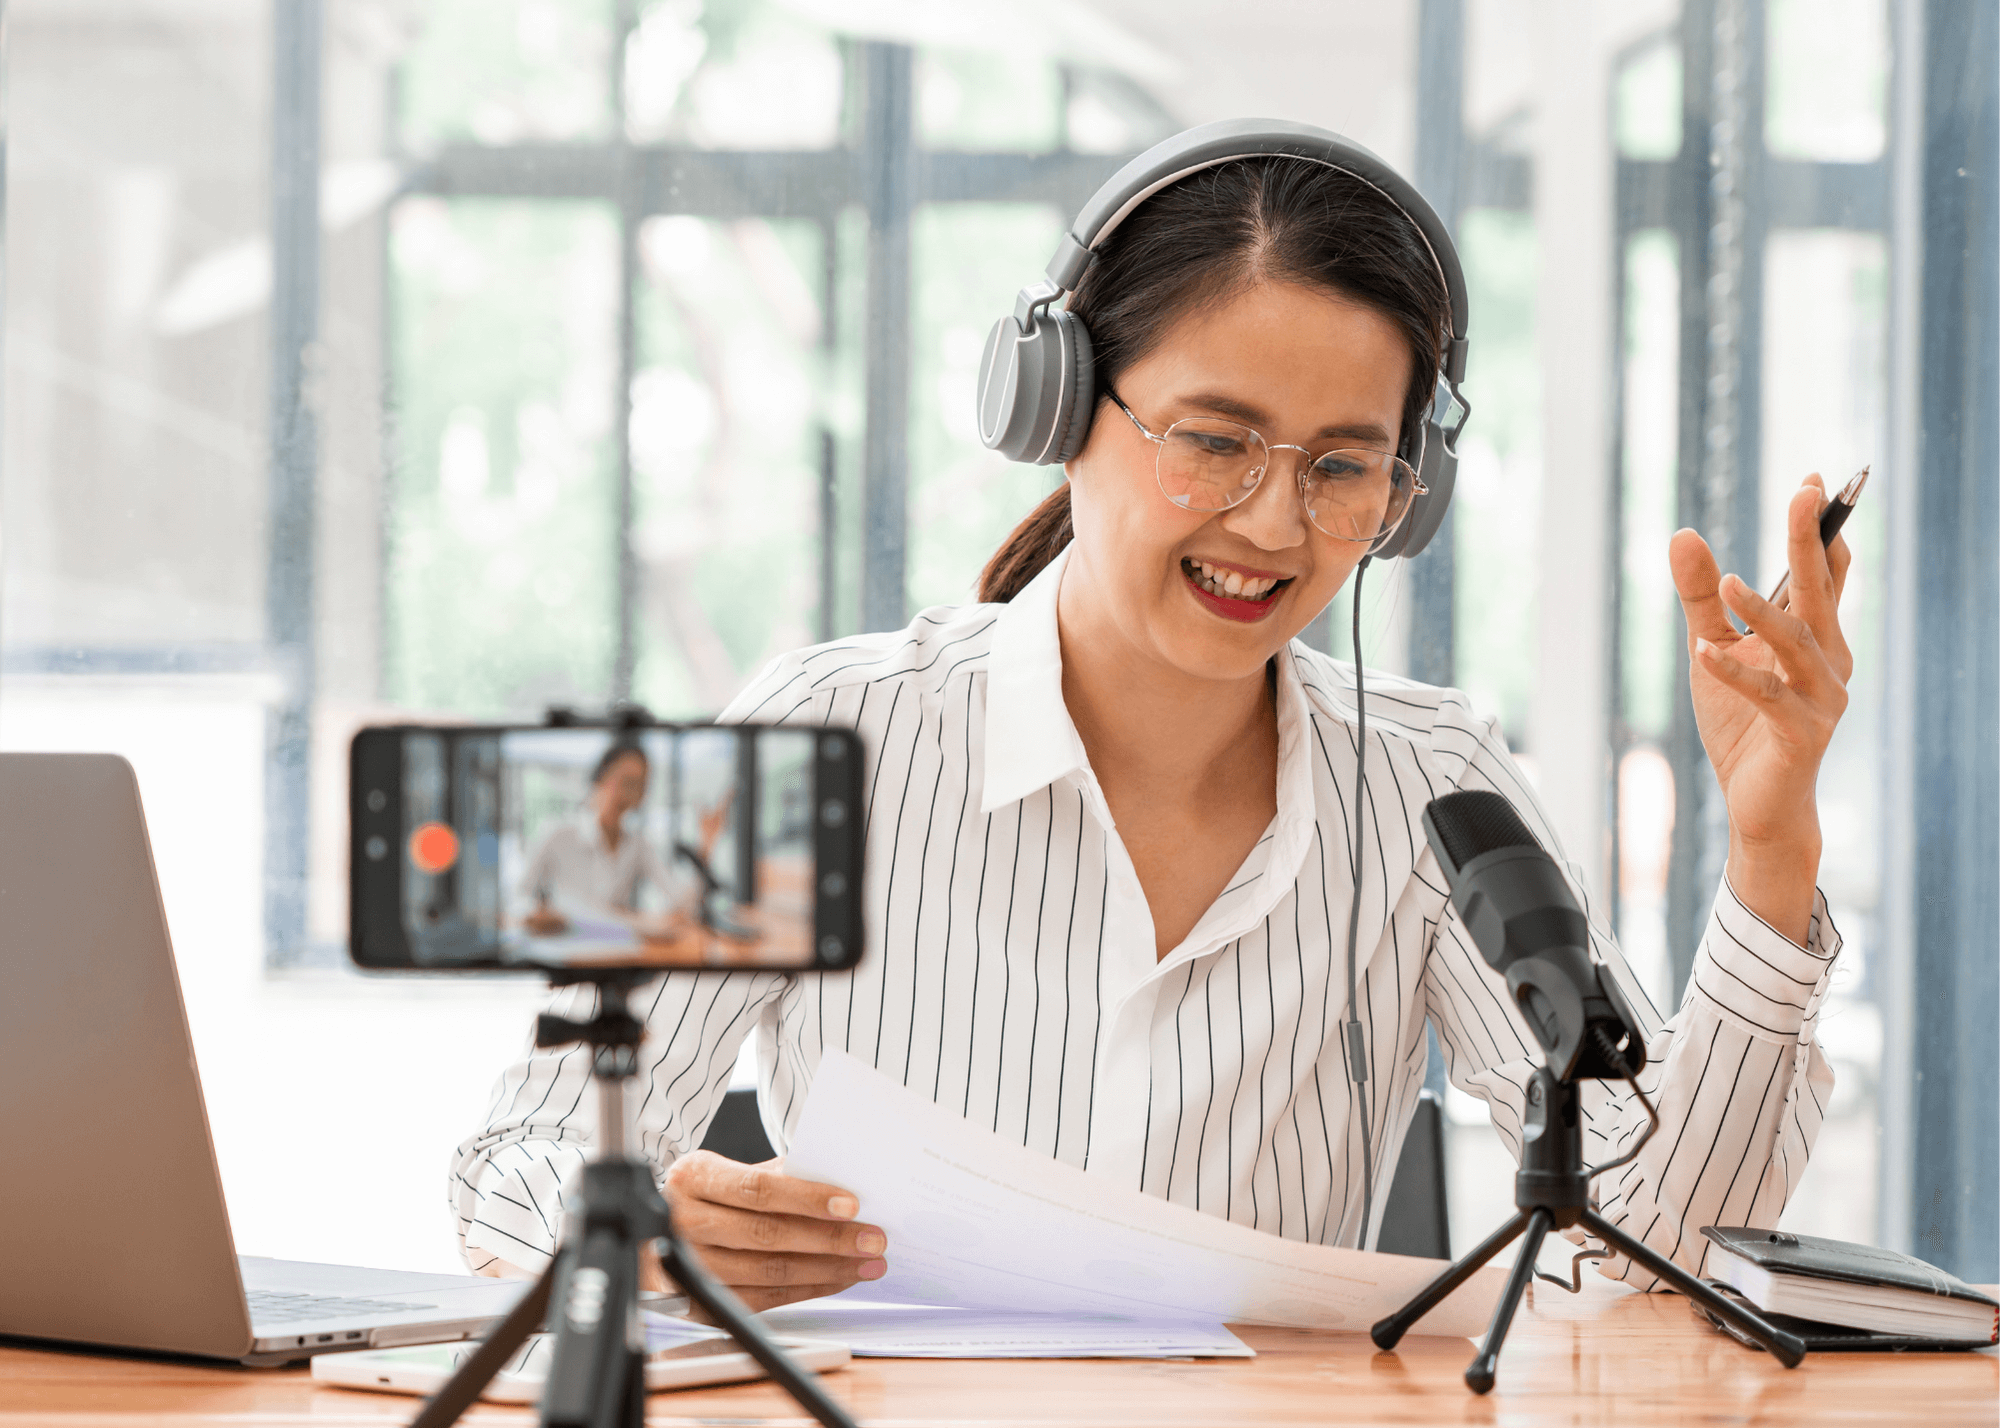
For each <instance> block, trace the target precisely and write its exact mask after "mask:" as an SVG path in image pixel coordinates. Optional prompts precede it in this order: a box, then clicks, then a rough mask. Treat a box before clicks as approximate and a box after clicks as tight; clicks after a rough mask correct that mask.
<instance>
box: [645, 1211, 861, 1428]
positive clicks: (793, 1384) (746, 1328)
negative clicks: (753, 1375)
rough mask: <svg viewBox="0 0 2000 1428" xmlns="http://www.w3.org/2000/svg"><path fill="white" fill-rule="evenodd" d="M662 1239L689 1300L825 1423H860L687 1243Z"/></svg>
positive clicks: (830, 1427) (842, 1426) (666, 1261)
mask: <svg viewBox="0 0 2000 1428" xmlns="http://www.w3.org/2000/svg"><path fill="white" fill-rule="evenodd" d="M662 1242H663V1243H664V1244H665V1245H666V1251H665V1253H664V1254H662V1255H661V1256H660V1262H661V1264H662V1266H663V1267H664V1268H665V1269H666V1271H667V1274H668V1276H669V1277H670V1278H671V1279H672V1280H673V1281H674V1283H676V1284H678V1285H679V1286H680V1287H681V1288H682V1289H684V1290H686V1291H687V1297H688V1298H689V1299H691V1300H693V1301H694V1302H695V1303H696V1304H698V1305H700V1306H701V1307H702V1308H703V1309H705V1310H707V1311H708V1316H709V1317H710V1318H711V1319H713V1320H715V1322H716V1323H717V1324H718V1325H719V1326H720V1327H721V1328H723V1329H725V1330H727V1331H728V1333H729V1337H730V1338H732V1339H734V1340H736V1342H737V1343H739V1344H741V1345H742V1346H743V1348H744V1351H745V1352H746V1353H748V1354H749V1355H750V1357H751V1358H753V1359H755V1360H756V1361H757V1362H758V1363H760V1364H762V1365H763V1366H764V1372H766V1373H768V1374H769V1375H770V1376H771V1378H772V1381H773V1382H775V1383H776V1384H777V1385H778V1386H779V1387H780V1388H782V1389H784V1390H785V1392H787V1393H789V1394H790V1395H791V1396H792V1397H793V1398H794V1399H796V1400H797V1401H798V1404H799V1406H800V1407H801V1408H803V1409H805V1411H806V1412H808V1413H810V1414H811V1415H812V1416H813V1417H815V1418H817V1419H818V1420H819V1421H820V1422H821V1423H823V1424H824V1425H826V1428H856V1425H855V1422H854V1420H853V1419H852V1418H850V1417H848V1416H847V1410H846V1409H844V1408H842V1407H841V1406H840V1405H839V1404H838V1403H836V1402H834V1401H833V1398H832V1397H831V1396H830V1395H829V1394H828V1393H827V1391H826V1390H825V1389H824V1388H822V1387H820V1384H819V1380H818V1379H817V1378H816V1377H815V1376H814V1375H812V1374H810V1373H806V1372H803V1371H801V1370H800V1368H799V1366H798V1365H797V1364H795V1363H793V1362H792V1361H791V1358H790V1356H789V1355H787V1354H786V1353H785V1351H784V1350H783V1349H781V1348H780V1347H778V1345H777V1343H776V1342H775V1341H774V1340H773V1339H772V1338H771V1336H770V1335H769V1334H767V1333H765V1332H764V1326H763V1324H761V1323H760V1322H758V1320H757V1319H756V1317H755V1316H754V1315H752V1314H751V1313H750V1312H749V1310H747V1309H745V1308H744V1307H743V1301H742V1300H740V1299H738V1298H737V1297H736V1296H735V1295H734V1294H731V1293H730V1292H729V1291H728V1290H727V1289H726V1288H724V1287H723V1286H722V1285H721V1284H720V1283H718V1282H717V1281H716V1280H715V1279H714V1278H712V1277H711V1276H710V1275H709V1272H708V1271H707V1270H706V1269H704V1268H703V1267H702V1266H701V1264H700V1263H698V1262H697V1261H696V1260H695V1258H694V1256H693V1255H691V1254H689V1253H688V1252H687V1247H686V1246H685V1245H683V1244H682V1243H681V1242H680V1239H679V1238H678V1237H677V1236H675V1235H672V1234H669V1235H667V1236H665V1237H664V1239H663V1241H662Z"/></svg>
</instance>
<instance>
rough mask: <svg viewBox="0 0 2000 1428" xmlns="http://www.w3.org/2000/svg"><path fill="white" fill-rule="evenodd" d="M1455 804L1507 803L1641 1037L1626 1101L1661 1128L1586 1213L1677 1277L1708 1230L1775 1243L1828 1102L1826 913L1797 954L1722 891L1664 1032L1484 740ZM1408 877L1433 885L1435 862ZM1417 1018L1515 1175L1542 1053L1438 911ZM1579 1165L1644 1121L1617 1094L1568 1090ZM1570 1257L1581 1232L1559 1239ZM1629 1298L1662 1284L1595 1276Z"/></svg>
mask: <svg viewBox="0 0 2000 1428" xmlns="http://www.w3.org/2000/svg"><path fill="white" fill-rule="evenodd" d="M1458 787H1460V788H1482V789H1491V790H1494V791H1496V792H1499V793H1501V794H1503V795H1505V796H1506V797H1507V798H1508V800H1509V801H1510V802H1512V803H1513V804H1514V806H1515V808H1516V810H1517V811H1518V812H1519V813H1520V815H1521V817H1522V819H1523V820H1524V821H1525V822H1526V823H1527V824H1528V826H1529V828H1531V829H1532V830H1533V831H1534V833H1535V836H1536V837H1537V838H1539V839H1541V841H1542V843H1543V846H1545V847H1546V848H1548V849H1549V851H1550V852H1551V853H1552V854H1553V855H1554V856H1555V858H1556V860H1557V861H1558V862H1559V863H1561V864H1562V866H1563V869H1564V873H1565V876H1566V877H1567V879H1568V881H1569V884H1570V886H1571V889H1572V890H1573V891H1574V892H1575V893H1576V895H1577V900H1578V903H1579V904H1580V905H1581V906H1582V907H1583V909H1584V911H1585V914H1586V916H1587V917H1588V918H1589V920H1590V937H1591V944H1592V951H1593V953H1594V955H1595V956H1596V958H1597V960H1598V961H1599V962H1600V963H1601V964H1602V965H1603V967H1604V969H1605V972H1606V974H1607V975H1609V976H1611V977H1612V978H1614V979H1615V980H1616V981H1617V982H1618V984H1619V989H1620V990H1621V991H1622V992H1623V993H1624V995H1625V999H1626V1001H1627V1002H1628V1003H1629V1004H1630V1005H1631V1007H1632V1009H1633V1011H1634V1013H1635V1014H1636V1015H1637V1017H1638V1019H1639V1020H1640V1022H1641V1023H1642V1031H1643V1032H1644V1036H1645V1043H1646V1066H1645V1069H1644V1070H1643V1071H1642V1072H1641V1073H1640V1075H1639V1084H1640V1086H1641V1087H1642V1088H1643V1089H1644V1090H1645V1092H1646V1095H1647V1097H1648V1098H1649V1099H1651V1100H1652V1102H1653V1104H1654V1106H1655V1107H1656V1108H1657V1110H1658V1112H1659V1116H1660V1126H1659V1129H1658V1130H1657V1131H1655V1132H1654V1133H1653V1135H1652V1136H1651V1137H1650V1138H1649V1139H1648V1140H1647V1141H1646V1144H1645V1146H1644V1148H1643V1149H1642V1150H1641V1151H1640V1153H1639V1155H1638V1158H1637V1159H1635V1160H1633V1161H1632V1162H1630V1163H1629V1164H1626V1165H1624V1166H1620V1167H1618V1168H1616V1169H1614V1170H1611V1171H1609V1172H1607V1173H1606V1174H1605V1175H1603V1176H1601V1177H1598V1178H1597V1179H1596V1180H1595V1181H1594V1182H1593V1185H1592V1194H1593V1198H1594V1199H1595V1200H1596V1201H1597V1203H1598V1208H1599V1211H1600V1213H1602V1214H1603V1215H1604V1217H1605V1218H1606V1219H1608V1220H1610V1221H1612V1222H1613V1223H1614V1224H1617V1225H1620V1226H1622V1227H1623V1228H1624V1229H1625V1230H1626V1231H1627V1232H1629V1233H1630V1234H1632V1235H1633V1236H1635V1237H1636V1238H1638V1239H1640V1240H1642V1241H1644V1242H1645V1243H1646V1244H1647V1245H1649V1246H1651V1247H1652V1248H1653V1249H1656V1250H1658V1251H1659V1252H1660V1253H1661V1254H1663V1255H1666V1256H1668V1257H1669V1258H1671V1259H1673V1260H1675V1261H1676V1262H1678V1263H1679V1264H1681V1265H1682V1266H1684V1267H1685V1268H1686V1269H1688V1270H1689V1271H1690V1272H1692V1273H1694V1274H1697V1275H1700V1274H1702V1273H1704V1272H1705V1266H1706V1261H1707V1252H1708V1249H1709V1242H1708V1240H1707V1238H1706V1237H1705V1236H1703V1235H1702V1233H1701V1230H1702V1227H1703V1226H1705V1225H1754V1226H1775V1225H1776V1224H1777V1222H1778V1216H1779V1214H1780V1213H1781V1212H1782V1211H1783V1210H1784V1208H1785V1204H1786V1201H1787V1200H1788V1199H1789V1198H1790V1197H1791V1193H1792V1191H1793V1190H1794V1189H1795V1188H1796V1187H1797V1185H1798V1182H1799V1177H1800V1176H1801V1175H1803V1174H1804V1173H1805V1168H1806V1159H1807V1157H1808V1156H1809V1155H1810V1154H1811V1151H1812V1146H1813V1141H1814V1139H1815V1138H1816V1137H1817V1135H1818V1133H1819V1127H1820V1120H1821V1115H1822V1108H1823V1107H1824V1106H1825V1105H1826V1102H1827V1097H1828V1095H1829V1094H1830V1093H1831V1091H1832V1088H1833V1068H1832V1066H1831V1065H1830V1064H1829V1063H1828V1061H1827V1058H1826V1056H1825V1054H1824V1053H1823V1052H1822V1051H1821V1050H1820V1047H1819V1043H1818V1041H1817V1040H1816V1039H1815V1031H1816V1029H1817V1025H1818V1019H1819V1008H1820V1005H1821V1003H1822V1001H1823V1000H1824V999H1825V996H1826V991H1827V986H1828V983H1829V980H1830V975H1831V971H1832V967H1833V963H1834V960H1835V958H1836V956H1837V955H1838V953H1839V951H1840V934H1839V933H1838V931H1837V930H1836V929H1835V928H1834V925H1833V919H1832V918H1831V916H1829V914H1828V912H1827V906H1826V900H1825V897H1824V896H1823V895H1821V894H1819V893H1817V892H1815V894H1814V908H1813V918H1812V925H1811V931H1810V934H1809V935H1808V937H1807V939H1806V945H1805V946H1803V947H1801V946H1799V945H1798V944H1796V943H1794V942H1792V941H1791V940H1790V939H1789V938H1786V937H1785V936H1783V935H1782V934H1780V933H1779V932H1777V931H1776V930H1775V929H1773V928H1772V927H1771V926H1769V925H1768V924H1767V923H1765V922H1764V921H1763V920H1762V919H1761V918H1759V917H1758V916H1757V915H1756V914H1755V913H1753V912H1751V911H1750V910H1749V909H1748V908H1746V907H1745V906H1744V905H1743V904H1742V903H1741V902H1740V901H1739V900H1738V899H1737V897H1736V893H1735V890H1734V889H1732V888H1731V887H1730V886H1729V882H1728V879H1727V878H1726V877H1725V878H1724V879H1723V881H1722V885H1721V887H1720V888H1719V889H1718V891H1717V894H1716V899H1715V905H1714V910H1713V912H1712V914H1711V915H1710V918H1709V921H1708V926H1707V930H1706V931H1705V933H1704V934H1703V936H1702V940H1701V945H1700V946H1699V948H1698V949H1697V950H1696V953H1695V959H1694V970H1693V974H1692V975H1691V976H1690V977H1689V979H1688V985H1687V991H1686V994H1685V995H1684V996H1683V998H1682V999H1681V1004H1680V1007H1679V1009H1678V1010H1677V1011H1676V1012H1675V1013H1674V1015H1673V1016H1672V1017H1671V1018H1670V1019H1667V1020H1664V1021H1663V1020H1662V1019H1661V1017H1660V1015H1659V1013H1658V1012H1657V1011H1656V1010H1655V1009H1654V1007H1653V1004H1652V1002H1651V1000H1650V999H1649V998H1648V997H1647V995H1646V993H1645V991H1644V989H1643V987H1642V986H1641V985H1640V984H1639V982H1638V979H1637V978H1636V977H1634V976H1633V974H1632V970H1631V967H1630V966H1629V965H1628V964H1627V963H1626V961H1625V958H1624V955H1623V954H1622V953H1621V952H1620V951H1619V949H1618V945H1617V943H1616V942H1615V940H1613V938H1612V936H1611V934H1610V932H1609V931H1608V930H1607V929H1606V928H1605V926H1604V924H1603V923H1602V921H1601V920H1600V917H1599V909H1597V908H1595V907H1593V906H1592V904H1591V901H1590V898H1589V894H1588V892H1587V891H1586V889H1585V884H1584V879H1583V876H1582V869H1581V868H1579V867H1578V866H1577V865H1576V864H1575V863H1574V862H1571V861H1569V860H1568V859H1566V858H1565V857H1564V855H1563V852H1562V849H1561V846H1560V844H1559V842H1558V840H1557V839H1556V837H1555V833H1554V830H1553V829H1552V828H1551V827H1550V826H1549V822H1548V818H1547V816H1546V815H1545V814H1544V813H1543V811H1542V808H1541V805H1540V803H1539V802H1538V801H1537V800H1536V798H1535V796H1534V794H1533V792H1532V791H1531V790H1530V789H1529V788H1528V786H1527V783H1526V781H1525V779H1524V778H1523V777H1522V775H1521V772H1520V770H1519V768H1518V767H1517V766H1516V765H1515V764H1514V762H1513V760H1512V758H1511V757H1510V756H1509V755H1508V753H1507V750H1506V746H1505V744H1504V743H1502V742H1501V740H1500V738H1499V736H1498V734H1497V732H1496V731H1495V730H1494V729H1493V728H1492V726H1491V724H1490V723H1489V724H1487V725H1486V727H1485V728H1484V730H1483V732H1482V734H1481V737H1480V738H1479V741H1478V747H1477V749H1476V750H1475V752H1474V753H1473V755H1472V757H1471V759H1470V760H1469V761H1468V763H1467V765H1466V767H1465V770H1464V774H1463V776H1462V778H1461V780H1460V782H1459V784H1458ZM1424 858H1425V861H1424V862H1423V863H1420V864H1419V871H1420V873H1421V874H1422V875H1424V876H1426V877H1427V878H1430V879H1435V880H1436V885H1437V886H1442V885H1443V876H1442V872H1441V870H1439V869H1438V868H1437V865H1436V861H1435V857H1434V855H1432V854H1430V853H1428V852H1426V853H1425V855H1424ZM1424 982H1425V999H1426V1011H1427V1013H1428V1015H1429V1017H1430V1019H1431V1021H1432V1023H1433V1025H1435V1026H1436V1028H1437V1031H1438V1040H1439V1042H1440V1043H1441V1044H1442V1045H1443V1047H1444V1051H1445V1060H1446V1063H1447V1065H1448V1067H1449V1071H1450V1075H1451V1080H1452V1083H1453V1084H1454V1085H1456V1086H1458V1087H1459V1088H1460V1089H1461V1090H1463V1091H1466V1092H1469V1093H1470V1094H1472V1095H1475V1096H1478V1097H1480V1098H1481V1099H1482V1100H1484V1101H1485V1102H1486V1103H1487V1104H1488V1106H1489V1107H1490V1108H1491V1110H1492V1116H1493V1125H1494V1129H1495V1130H1496V1131H1497V1132H1498V1133H1499V1135H1500V1137H1501V1139H1502V1140H1504V1141H1505V1142H1506V1143H1507V1146H1508V1148H1509V1150H1511V1151H1512V1152H1513V1154H1514V1157H1515V1159H1516V1160H1519V1159H1520V1155H1521V1138H1522V1137H1521V1133H1522V1124H1523V1115H1524V1112H1525V1106H1526V1092H1527V1085H1528V1080H1529V1078H1530V1077H1531V1076H1532V1075H1533V1073H1534V1071H1535V1069H1536V1068H1537V1067H1538V1066H1540V1065H1541V1063H1542V1057H1541V1053H1540V1049H1539V1047H1537V1046H1535V1045H1534V1043H1532V1042H1531V1041H1530V1040H1529V1039H1528V1036H1527V1034H1526V1032H1525V1031H1524V1030H1523V1028H1522V1025H1521V1022H1520V1020H1519V1017H1518V1014H1517V1013H1516V1011H1515V1010H1514V1008H1513V1006H1512V1003H1511V999H1510V997H1509V996H1508V993H1507V984H1506V980H1505V978H1503V977H1502V976H1501V975H1500V974H1499V973H1498V972H1496V971H1494V970H1493V968H1492V967H1490V966H1488V965H1487V963H1486V959H1485V958H1484V957H1483V956H1481V954H1480V952H1479V949H1478V947H1477V946H1476V945H1474V943H1473V941H1472V938H1471V935H1470V934H1469V933H1468V932H1467V930H1466V929H1465V926H1464V924H1463V923H1462V922H1461V921H1460V919H1459V916H1458V913H1457V911H1456V909H1454V908H1452V907H1451V905H1450V904H1449V903H1446V905H1445V911H1444V915H1443V918H1442V920H1441V922H1440V923H1439V924H1438V926H1437V930H1436V935H1435V940H1434V942H1433V945H1432V947H1431V952H1430V956H1429V957H1428V958H1427V959H1426V964H1425V974H1424ZM1579 1100H1580V1105H1581V1109H1582V1112H1583V1117H1584V1137H1583V1139H1584V1146H1583V1150H1584V1159H1585V1163H1586V1164H1590V1165H1598V1164H1603V1163H1604V1162H1606V1161H1610V1160H1615V1159H1617V1158H1618V1157H1619V1156H1621V1155H1623V1154H1624V1153H1625V1152H1626V1151H1627V1150H1629V1149H1630V1148H1631V1145H1632V1144H1633V1142H1634V1140H1635V1139H1636V1137H1637V1136H1639V1135H1640V1134H1641V1133H1642V1132H1643V1131H1644V1129H1645V1127H1646V1124H1647V1116H1646V1112H1645V1110H1644V1108H1643V1107H1642V1106H1641V1105H1640V1104H1639V1100H1638V1098H1637V1097H1636V1096H1634V1095H1633V1094H1632V1091H1631V1088H1630V1087H1629V1086H1628V1085H1626V1084H1625V1083H1624V1082H1611V1081H1600V1080H1589V1081H1585V1082H1583V1083H1582V1086H1581V1095H1580V1098H1579ZM1568 1233H1569V1237H1570V1238H1571V1239H1573V1240H1575V1241H1576V1242H1577V1243H1579V1244H1581V1243H1583V1242H1584V1240H1585V1238H1586V1235H1585V1232H1583V1231H1582V1230H1572V1231H1569V1232H1568ZM1599 1269H1600V1271H1601V1272H1602V1273H1604V1274H1605V1275H1607V1276H1609V1277H1611V1278H1614V1279H1621V1280H1625V1281H1626V1282H1628V1283H1631V1284H1632V1285H1634V1286H1635V1287H1637V1288H1642V1289H1652V1288H1656V1287H1658V1284H1659V1280H1658V1279H1657V1277H1656V1276H1654V1275H1653V1274H1651V1273H1650V1272H1649V1271H1647V1270H1645V1269H1644V1268H1642V1267H1640V1266H1638V1265H1635V1264H1633V1263H1632V1262H1631V1261H1629V1260H1627V1259H1626V1258H1624V1257H1623V1256H1618V1257H1615V1258H1612V1259H1607V1260H1605V1261H1603V1262H1602V1263H1601V1264H1600V1265H1599Z"/></svg>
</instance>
